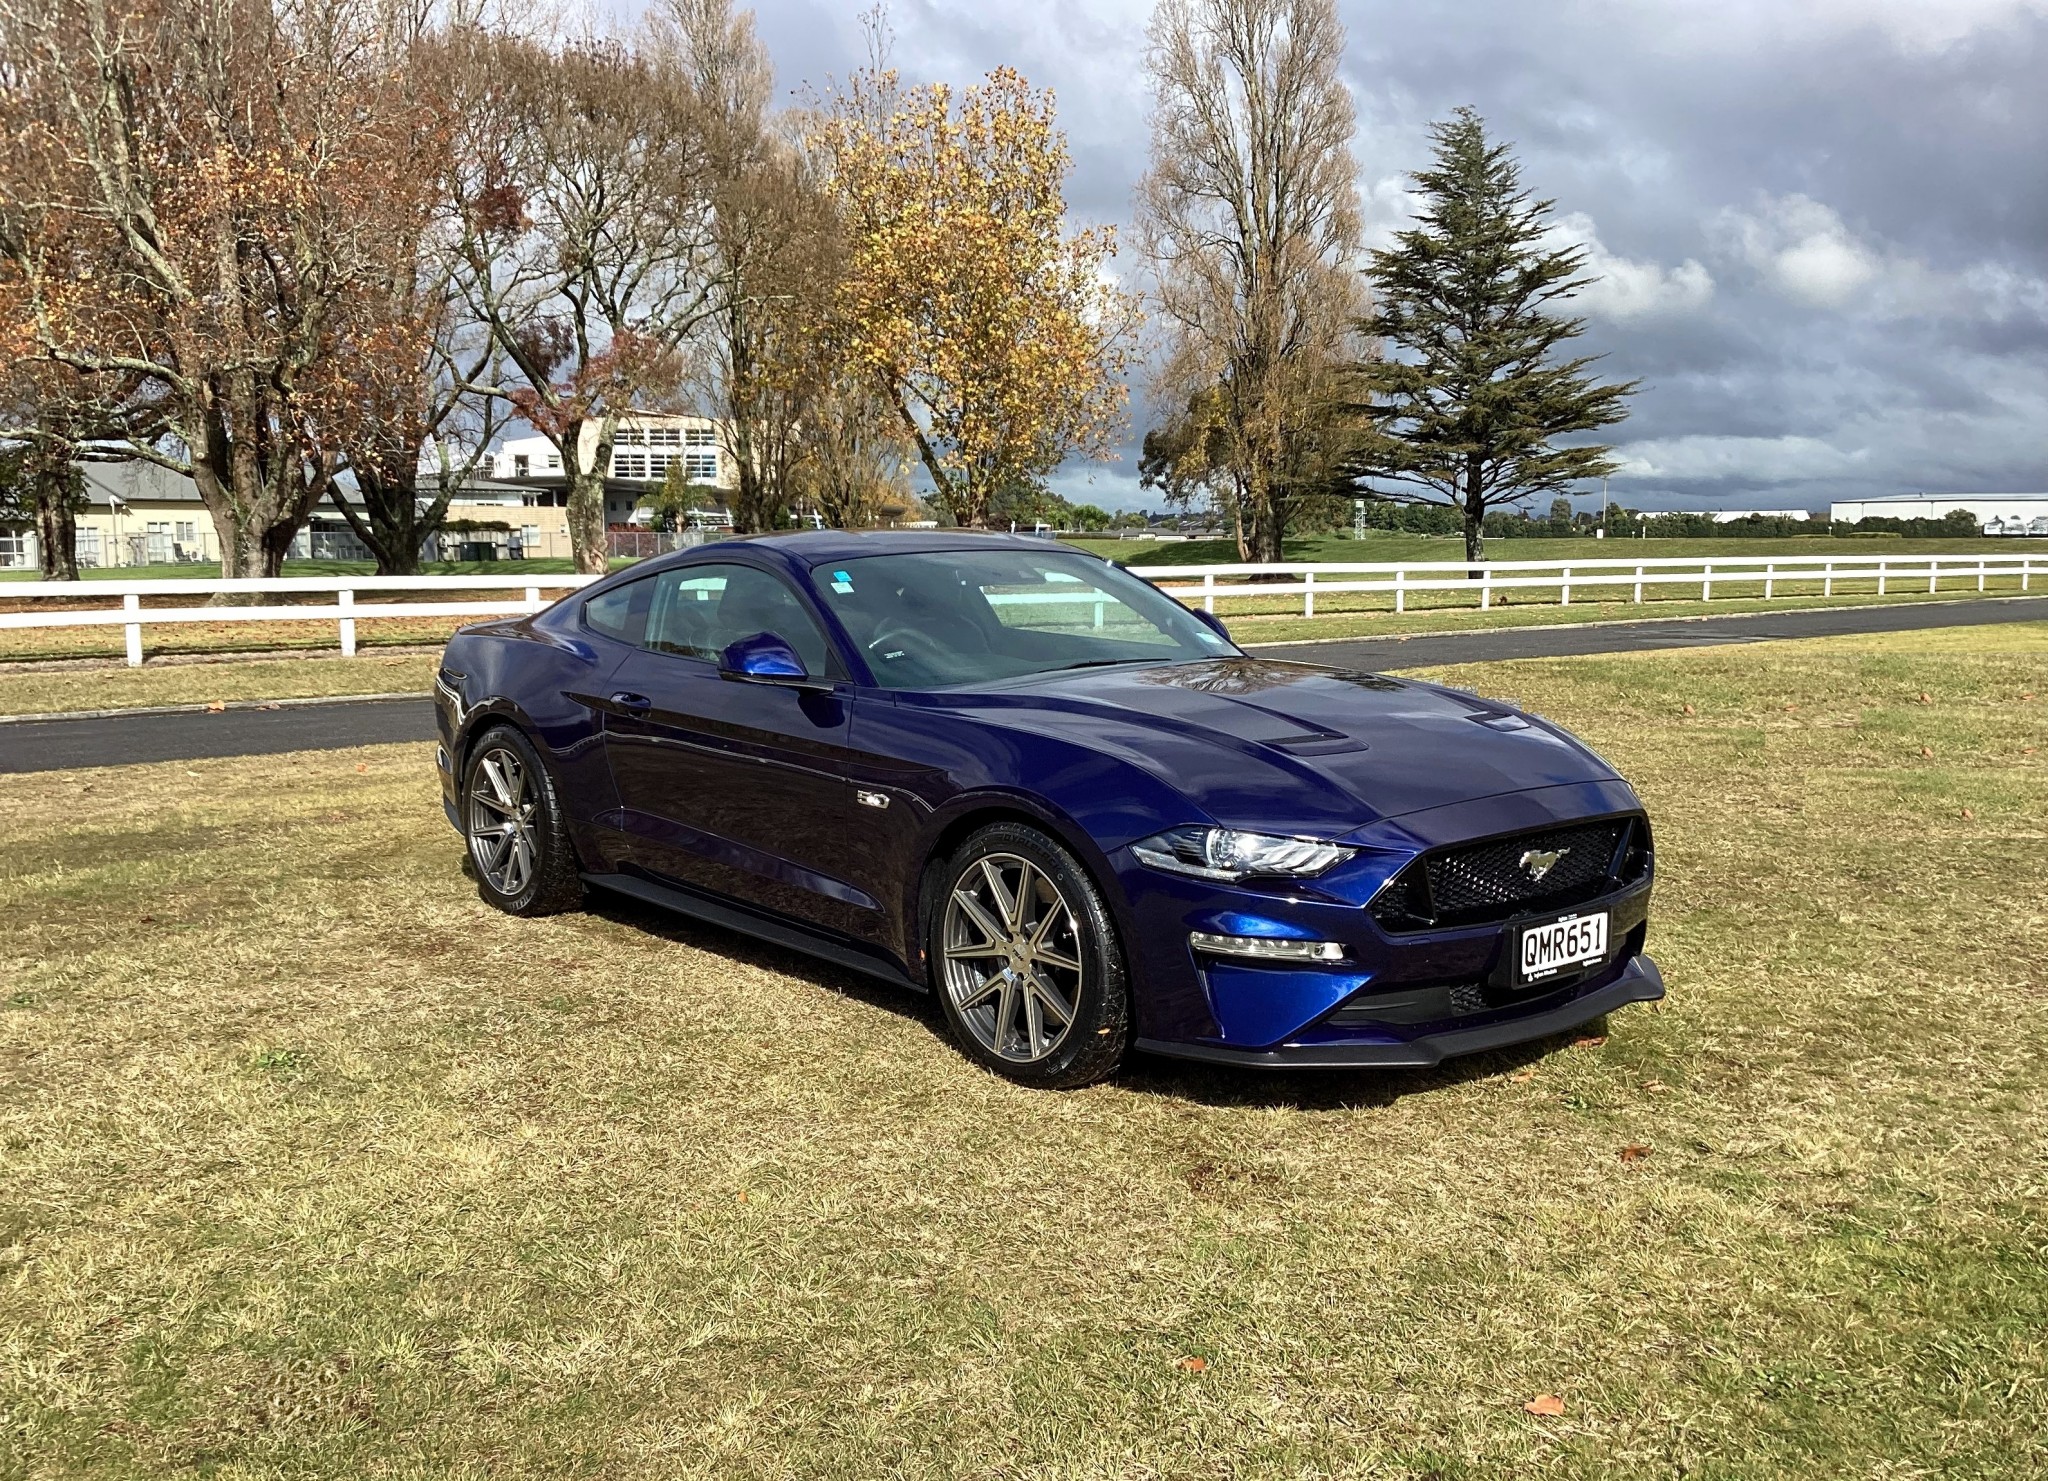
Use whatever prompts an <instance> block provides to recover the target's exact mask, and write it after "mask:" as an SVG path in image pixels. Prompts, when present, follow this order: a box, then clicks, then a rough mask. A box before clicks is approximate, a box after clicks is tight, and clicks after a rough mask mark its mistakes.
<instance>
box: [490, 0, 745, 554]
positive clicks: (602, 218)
mask: <svg viewBox="0 0 2048 1481" xmlns="http://www.w3.org/2000/svg"><path fill="white" fill-rule="evenodd" d="M466 45H467V55H466V58H465V62H464V66H463V68H462V69H461V74H460V78H459V80H458V81H457V82H456V83H455V84H454V89H455V92H456V95H457V98H458V112H459V115H460V117H461V120H462V123H461V130H460V133H459V135H458V141H457V148H456V162H455V168H454V170H453V172H452V179H451V182H450V190H449V195H450V199H451V201H452V202H453V207H454V214H453V247H454V251H455V253H456V255H457V258H458V259H459V261H460V263H461V269H462V270H461V275H460V283H461V288H462V293H463V298H464V301H465V304H466V306H467V308H468V309H469V311H470V312H472V313H473V314H475V315H476V317H477V319H478V320H479V321H480V322H481V323H483V324H484V325H486V326H487V327H488V329H489V331H490V333H491V336H492V338H493V340H494V341H495V342H496V344H497V347H498V349H499V350H500V351H502V352H503V356H504V362H505V371H506V375H505V377H504V378H503V379H502V380H500V381H498V382H497V383H496V384H495V385H494V386H492V387H491V388H490V389H492V390H494V391H496V392H498V393H500V394H502V395H504V396H505V397H506V398H507V399H508V400H509V401H510V403H511V405H512V407H513V409H514V410H515V411H516V412H517V413H518V414H519V415H520V416H522V417H524V418H525V419H526V420H527V421H529V422H531V423H532V424H533V426H534V427H535V428H536V429H537V430H538V431H540V432H541V433H542V434H543V435H545V436H546V437H547V438H548V439H549V440H550V441H551V442H553V443H554V444H555V446H556V448H557V449H558V450H559V451H560V453H561V458H562V467H563V469H564V471H565V472H566V473H567V475H568V480H569V537H570V545H571V549H572V550H573V552H574V555H575V560H576V566H577V569H578V570H580V571H586V572H597V571H603V570H604V569H605V567H606V561H607V554H608V541H607V539H606V531H605V517H604V479H605V473H606V470H607V469H608V468H609V467H610V464H611V455H612V447H613V444H614V441H615V440H616V437H617V434H618V424H619V418H620V417H621V416H622V415H624V414H626V413H627V412H630V411H632V410H635V409H636V408H639V409H654V408H656V407H659V406H665V405H674V404H677V403H678V398H679V388H680V383H681V380H682V357H681V355H680V353H679V351H680V347H681V346H682V344H683V343H684V341H685V340H686V339H687V338H688V336H689V335H690V334H691V333H692V332H693V331H694V330H695V329H696V328H697V326H698V325H699V323H700V322H701V321H702V320H703V319H704V318H705V317H706V316H708V315H709V314H711V313H712V312H713V311H714V308H715V304H716V300H715V298H714V296H713V293H712V289H711V281H710V271H711V232H710V220H709V211H708V208H707V205H706V201H705V194H704V187H705V182H706V165H707V159H706V148H705V133H704V129H703V127H702V118H701V112H700V109H699V107H698V100H697V94H696V90H695V87H694V85H693V80H692V78H691V76H690V74H689V72H688V70H687V68H686V67H685V66H684V64H683V59H682V58H681V57H680V56H679V55H678V54H677V51H676V48H675V47H674V46H673V45H672V44H669V43H668V40H667V38H666V37H665V36H664V34H663V33H662V32H661V31H660V30H658V29H657V30H656V31H654V32H651V33H650V32H643V33H642V34H640V35H639V36H637V37H636V38H634V40H633V42H632V43H631V44H627V43H623V42H619V41H614V40H606V39H586V40H579V41H575V42H572V43H570V44H568V45H566V46H563V47H561V48H560V49H559V50H554V51H551V50H549V49H547V48H544V47H541V46H539V45H536V44H534V43H531V42H528V41H524V40H521V39H518V38H516V37H506V36H501V35H491V34H486V33H481V32H478V33H472V34H471V35H470V36H469V38H468V40H467V42H466Z"/></svg>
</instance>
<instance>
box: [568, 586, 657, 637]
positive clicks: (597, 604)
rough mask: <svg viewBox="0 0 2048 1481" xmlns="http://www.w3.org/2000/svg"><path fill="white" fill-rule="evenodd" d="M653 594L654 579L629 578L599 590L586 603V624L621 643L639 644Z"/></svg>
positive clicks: (584, 612)
mask: <svg viewBox="0 0 2048 1481" xmlns="http://www.w3.org/2000/svg"><path fill="white" fill-rule="evenodd" d="M653 595H654V583H653V582H652V581H629V582H627V583H626V584H625V585H624V586H614V587H613V588H612V589H611V590H609V591H605V592H600V593H598V594H597V595H596V596H594V597H592V598H591V599H590V600H589V601H587V602H585V603H584V604H583V624H584V626H586V627H588V628H589V629H590V630H591V631H592V632H598V633H603V634H604V635H605V636H606V637H608V638H616V639H618V641H620V642H621V643H638V642H639V641H640V634H641V632H642V631H643V629H644V628H645V626H646V623H647V603H648V600H649V599H650V598H651V597H652V596H653Z"/></svg>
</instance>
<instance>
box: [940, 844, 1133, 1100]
mask: <svg viewBox="0 0 2048 1481" xmlns="http://www.w3.org/2000/svg"><path fill="white" fill-rule="evenodd" d="M938 869H939V874H938V882H939V886H940V887H939V889H938V890H937V891H936V892H935V898H934V900H933V902H932V908H931V909H930V910H929V911H927V913H926V914H927V924H926V936H925V944H926V959H927V961H928V963H929V966H930V972H931V980H932V990H933V992H934V993H935V994H937V996H938V999H939V1004H940V1006H941V1008H942V1009H943V1011H944V1012H945V1015H946V1023H947V1025H948V1027H950V1028H951V1029H952V1031H953V1037H954V1039H955V1040H956V1041H957V1042H958V1043H959V1045H960V1047H961V1048H962V1049H964V1050H965V1051H966V1052H967V1054H968V1057H969V1058H971V1059H974V1060H976V1061H977V1062H979V1063H981V1064H983V1065H986V1066H987V1067H988V1068H990V1069H992V1070H994V1071H996V1072H997V1073H998V1074H1001V1075H1005V1076H1008V1077H1009V1078H1010V1079H1012V1080H1016V1081H1018V1082H1019V1083H1020V1084H1024V1085H1033V1086H1038V1087H1041V1088H1045V1089H1056V1090H1065V1089H1071V1088H1074V1087H1076V1086H1081V1085H1088V1084H1092V1083H1093V1082H1094V1081H1097V1080H1100V1079H1102V1078H1104V1077H1105V1076H1107V1075H1109V1074H1111V1073H1113V1072H1114V1071H1115V1069H1116V1067H1117V1066H1118V1065H1119V1064H1120V1063H1122V1061H1123V1057H1124V1051H1125V1049H1126V1048H1127V1047H1128V1046H1129V1043H1130V1017H1131V1013H1130V988H1129V979H1128V974H1127V972H1126V970H1125V966H1124V957H1123V948H1122V946H1121V945H1120V944H1119V943H1118V941H1117V935H1116V926H1115V923H1114V921H1113V920H1112V919H1111V917H1110V914H1109V909H1108V907H1107V906H1106V905H1105V904H1104V902H1103V899H1102V892H1101V891H1100V890H1098V889H1097V888H1096V887H1095V882H1094V881H1093V880H1091V879H1090V878H1089V877H1088V874H1087V871H1085V870H1084V869H1082V868H1081V866H1080V864H1079V863H1078V862H1077V861H1076V860H1075V859H1074V857H1073V855H1071V854H1069V853H1068V852H1067V851H1066V850H1065V849H1063V848H1061V847H1060V846H1059V845H1058V844H1057V843H1055V842H1053V840H1052V839H1050V838H1048V837H1046V836H1045V835H1044V834H1043V833H1041V832H1039V831H1038V830H1037V829H1035V828H1030V827H1026V826H1024V825H1023V824H1021V823H994V824H991V825H990V826H988V827H986V828H983V829H981V830H980V831H979V832H977V833H975V834H974V835H973V836H972V837H970V838H969V839H968V840H967V841H966V843H964V844H963V845H962V846H961V847H960V849H959V851H958V852H957V853H955V854H954V855H953V856H952V857H951V858H950V859H947V860H945V861H944V862H943V863H942V864H941V865H939V866H938Z"/></svg>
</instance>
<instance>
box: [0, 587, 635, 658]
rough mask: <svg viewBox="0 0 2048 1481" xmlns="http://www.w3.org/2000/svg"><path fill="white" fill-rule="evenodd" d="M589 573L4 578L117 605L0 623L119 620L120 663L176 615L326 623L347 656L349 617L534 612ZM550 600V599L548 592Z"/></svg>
mask: <svg viewBox="0 0 2048 1481" xmlns="http://www.w3.org/2000/svg"><path fill="white" fill-rule="evenodd" d="M598 579H599V578H598V577H596V576H546V577H534V576H282V577H269V578H265V579H260V580H248V581H227V580H220V579H218V578H215V579H210V580H197V579H195V580H189V581H188V580H184V579H172V580H167V581H6V582H0V602H11V601H15V600H18V599H22V598H42V597H61V598H66V599H68V600H70V601H74V602H75V601H80V600H91V599H93V598H97V597H110V598H111V597H119V598H120V599H121V605H120V606H118V607H110V608H105V609H100V610H90V609H88V610H78V609H70V610H64V609H58V610H52V611H41V612H38V611H26V612H0V630H6V629H9V628H25V627H119V628H121V629H123V631H124V632H125V634H126V636H127V647H128V662H129V663H130V664H139V663H141V662H142V629H143V628H144V627H151V626H155V625H157V624H159V623H178V622H334V623H336V624H338V625H339V628H340V633H341V651H342V654H343V655H344V656H345V657H351V658H352V657H354V656H355V651H356V624H357V623H358V622H365V621H374V620H376V619H379V618H385V617H514V616H520V615H523V614H525V613H528V612H538V611H540V609H541V608H543V607H545V606H546V605H547V604H548V603H547V601H546V600H543V599H542V596H541V593H542V592H561V591H567V590H571V589H573V588H575V587H579V586H588V585H589V584H590V583H591V582H593V581H596V580H598ZM489 591H517V592H518V593H519V595H518V596H517V597H514V598H497V599H491V598H488V597H474V596H473V597H466V598H464V599H462V600H458V601H440V602H436V601H413V602H408V601H396V602H369V603H361V604H359V603H358V602H357V601H356V594H357V593H358V592H400V593H404V592H489ZM272 593H275V594H278V595H284V594H292V595H299V596H306V595H314V596H319V595H331V596H332V597H333V598H334V600H333V601H331V602H303V603H293V604H290V605H285V604H279V605H276V606H249V607H243V606H219V607H209V606H192V607H145V606H143V605H142V599H143V598H144V597H176V596H193V597H211V596H236V597H246V596H250V595H257V594H264V595H267V594H272ZM550 600H551V599H550Z"/></svg>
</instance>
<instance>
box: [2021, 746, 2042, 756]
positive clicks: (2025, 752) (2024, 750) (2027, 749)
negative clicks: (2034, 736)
mask: <svg viewBox="0 0 2048 1481" xmlns="http://www.w3.org/2000/svg"><path fill="white" fill-rule="evenodd" d="M2039 749H2040V747H2038V746H2021V747H2020V754H2021V755H2022V756H2031V755H2033V754H2034V752H2035V751H2037V750H2039Z"/></svg>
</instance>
